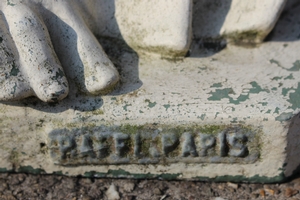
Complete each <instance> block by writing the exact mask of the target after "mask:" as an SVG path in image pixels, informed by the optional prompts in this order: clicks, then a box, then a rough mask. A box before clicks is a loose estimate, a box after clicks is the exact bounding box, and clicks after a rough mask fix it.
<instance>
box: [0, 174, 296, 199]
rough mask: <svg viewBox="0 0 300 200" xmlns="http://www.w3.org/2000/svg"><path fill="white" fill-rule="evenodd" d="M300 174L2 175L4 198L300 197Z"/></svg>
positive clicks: (1, 196) (0, 187)
mask: <svg viewBox="0 0 300 200" xmlns="http://www.w3.org/2000/svg"><path fill="white" fill-rule="evenodd" d="M299 192H300V178H299V175H297V176H295V177H294V178H293V179H291V180H289V181H288V182H286V183H281V184H253V183H251V184H249V183H230V182H223V183H215V182H200V181H199V182H195V181H165V180H133V179H109V178H107V179H103V178H102V179H96V178H83V177H67V176H59V175H32V174H24V173H22V174H21V173H20V174H12V173H2V174H0V200H2V199H3V200H6V199H7V200H13V199H71V200H91V199H107V200H117V199H125V200H138V199H151V200H152V199H154V200H155V199H157V200H171V199H180V200H192V199H212V200H222V199H228V200H229V199H230V200H234V199H243V200H246V199H266V200H267V199H278V200H281V199H290V200H293V199H300V193H299Z"/></svg>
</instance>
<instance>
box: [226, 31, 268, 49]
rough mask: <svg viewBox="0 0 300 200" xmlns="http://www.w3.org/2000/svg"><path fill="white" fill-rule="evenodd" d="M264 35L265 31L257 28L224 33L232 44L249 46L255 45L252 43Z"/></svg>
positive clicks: (261, 38)
mask: <svg viewBox="0 0 300 200" xmlns="http://www.w3.org/2000/svg"><path fill="white" fill-rule="evenodd" d="M265 36H266V33H264V32H260V31H257V30H248V31H236V32H232V33H230V34H225V37H226V38H229V39H230V40H231V41H232V42H233V43H234V44H236V45H242V46H246V47H248V46H250V44H253V45H251V46H253V47H255V46H256V45H254V44H256V43H259V42H261V41H262V40H263V39H264V38H265ZM247 44H248V45H247Z"/></svg>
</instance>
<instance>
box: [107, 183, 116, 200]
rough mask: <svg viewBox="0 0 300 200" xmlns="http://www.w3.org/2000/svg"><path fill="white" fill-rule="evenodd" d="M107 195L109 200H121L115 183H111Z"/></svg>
mask: <svg viewBox="0 0 300 200" xmlns="http://www.w3.org/2000/svg"><path fill="white" fill-rule="evenodd" d="M105 194H106V196H107V198H108V200H119V199H120V196H119V193H118V192H117V188H116V186H115V185H114V184H111V185H110V187H109V188H108V190H107V191H106V193H105Z"/></svg>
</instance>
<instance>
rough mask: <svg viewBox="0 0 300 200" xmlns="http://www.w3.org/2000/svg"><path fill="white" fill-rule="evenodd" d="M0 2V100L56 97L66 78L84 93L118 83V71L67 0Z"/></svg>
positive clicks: (65, 91) (61, 92)
mask: <svg viewBox="0 0 300 200" xmlns="http://www.w3.org/2000/svg"><path fill="white" fill-rule="evenodd" d="M1 3H2V12H3V16H2V18H3V19H0V20H1V22H0V23H1V24H0V25H1V29H0V35H1V36H2V37H1V38H2V41H1V39H0V48H1V49H0V56H1V58H0V59H1V60H0V61H1V63H0V93H1V95H0V100H2V101H3V100H4V101H8V100H19V99H22V98H26V97H28V96H37V97H38V98H39V99H41V100H42V101H44V102H54V101H58V100H61V99H63V98H65V97H66V96H67V94H68V92H69V87H68V81H67V78H66V77H68V78H69V79H72V80H74V81H75V82H76V84H77V85H78V86H79V89H80V90H81V91H82V92H86V93H89V94H102V93H106V92H108V91H109V89H111V88H112V87H113V86H114V85H115V84H116V83H117V82H118V80H119V74H118V72H117V70H116V69H115V67H114V66H113V64H112V62H111V61H110V60H109V59H108V57H107V56H106V54H105V52H104V51H103V49H102V47H101V46H100V44H99V43H98V41H97V39H96V38H95V37H94V35H93V34H92V32H91V31H90V30H89V29H88V27H87V26H86V25H85V23H84V21H83V19H82V17H81V16H80V13H77V11H76V9H74V7H72V5H71V4H72V3H71V1H55V2H52V1H47V2H44V4H35V3H34V1H28V2H27V3H24V2H23V3H15V4H14V5H8V4H6V1H1ZM65 74H66V75H65Z"/></svg>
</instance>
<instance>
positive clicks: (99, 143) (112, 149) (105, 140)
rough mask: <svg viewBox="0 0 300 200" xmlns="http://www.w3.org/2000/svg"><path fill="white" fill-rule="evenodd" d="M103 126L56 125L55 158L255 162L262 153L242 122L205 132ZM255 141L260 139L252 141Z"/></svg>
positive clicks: (73, 161)
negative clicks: (87, 127) (130, 130)
mask: <svg viewBox="0 0 300 200" xmlns="http://www.w3.org/2000/svg"><path fill="white" fill-rule="evenodd" d="M122 130H123V129H122V127H121V128H114V129H110V128H108V127H103V126H101V127H98V128H94V129H93V130H88V129H84V128H83V129H82V128H81V129H74V130H67V129H61V130H55V131H52V132H51V133H50V134H49V150H50V155H51V157H52V159H53V160H54V163H55V164H59V165H88V164H92V165H97V164H100V165H105V164H106V165H107V164H171V163H179V162H183V163H243V164H247V163H253V162H255V161H256V160H257V159H258V158H259V149H258V148H257V146H259V145H257V142H258V141H257V138H258V137H257V133H255V132H254V131H251V130H250V129H245V128H243V127H238V126H237V127H230V128H223V129H219V130H218V131H217V132H214V133H205V132H204V131H201V130H199V131H197V130H195V129H192V130H189V129H188V128H187V129H184V130H182V131H181V132H180V131H178V130H177V129H176V127H175V128H173V129H162V128H152V129H139V130H138V131H137V130H133V131H132V132H129V133H128V131H125V132H126V133H125V132H122ZM254 143H256V145H253V144H254Z"/></svg>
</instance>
